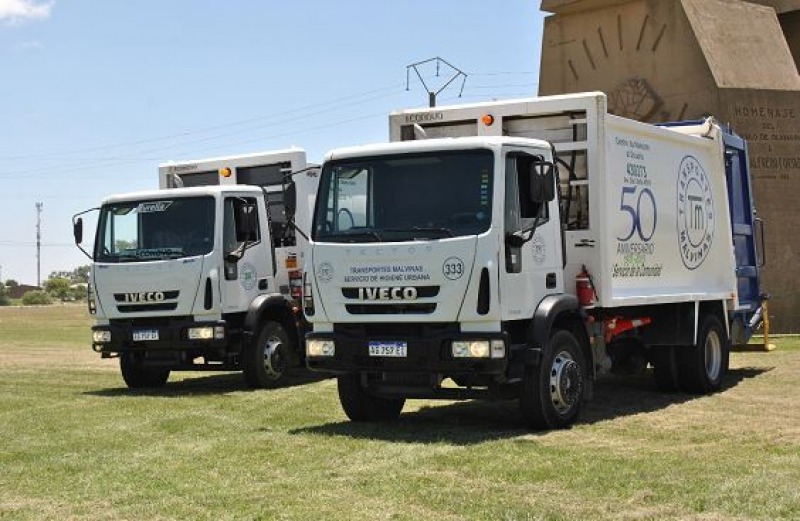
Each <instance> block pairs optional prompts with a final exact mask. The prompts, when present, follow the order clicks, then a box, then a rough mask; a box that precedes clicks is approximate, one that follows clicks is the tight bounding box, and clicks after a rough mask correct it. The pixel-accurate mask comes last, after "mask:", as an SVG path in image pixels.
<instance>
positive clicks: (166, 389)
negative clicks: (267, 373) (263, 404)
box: [84, 369, 326, 398]
mask: <svg viewBox="0 0 800 521" xmlns="http://www.w3.org/2000/svg"><path fill="white" fill-rule="evenodd" d="M171 378H172V377H171ZM325 378H326V377H324V376H322V375H320V374H318V373H312V372H311V371H308V370H305V369H293V370H292V371H290V372H289V374H288V375H287V378H286V381H285V382H283V383H282V384H281V385H280V386H278V387H275V389H286V388H291V387H299V386H302V385H307V384H310V383H314V382H319V381H322V380H324V379H325ZM120 383H121V384H122V385H121V386H120V387H115V388H111V389H99V390H94V391H87V392H85V393H84V394H86V395H89V396H104V397H115V396H159V397H165V398H178V397H182V396H199V395H211V394H224V393H229V392H236V391H252V392H258V391H264V392H269V391H270V390H271V389H253V388H252V387H249V386H248V385H247V384H246V383H245V381H244V376H242V373H238V372H236V373H221V374H220V373H216V374H211V375H208V374H203V376H199V377H196V378H193V377H192V378H182V379H181V380H176V381H167V383H166V384H165V385H164V386H162V387H154V388H150V389H130V388H128V387H125V386H124V383H123V382H122V377H120Z"/></svg>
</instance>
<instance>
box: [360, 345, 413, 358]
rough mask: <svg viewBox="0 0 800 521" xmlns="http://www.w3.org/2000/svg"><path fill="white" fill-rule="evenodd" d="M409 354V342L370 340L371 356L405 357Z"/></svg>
mask: <svg viewBox="0 0 800 521" xmlns="http://www.w3.org/2000/svg"><path fill="white" fill-rule="evenodd" d="M407 355H408V343H407V342H370V343H369V356H388V357H393V358H405V357H406V356H407Z"/></svg>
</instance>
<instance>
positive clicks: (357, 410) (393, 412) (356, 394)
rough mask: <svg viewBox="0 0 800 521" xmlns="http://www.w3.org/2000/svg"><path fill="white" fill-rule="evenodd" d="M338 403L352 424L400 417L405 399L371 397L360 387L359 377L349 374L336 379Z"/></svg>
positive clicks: (355, 374)
mask: <svg viewBox="0 0 800 521" xmlns="http://www.w3.org/2000/svg"><path fill="white" fill-rule="evenodd" d="M338 388H339V402H340V403H341V404H342V409H344V413H345V414H346V415H347V417H348V418H350V420H352V421H354V422H378V421H391V420H395V419H397V418H398V417H399V416H400V412H402V410H403V405H405V403H406V400H405V398H383V397H380V396H373V395H371V394H369V393H368V392H367V390H366V389H364V387H363V386H362V385H361V375H359V374H358V373H350V374H345V375H341V376H339V378H338Z"/></svg>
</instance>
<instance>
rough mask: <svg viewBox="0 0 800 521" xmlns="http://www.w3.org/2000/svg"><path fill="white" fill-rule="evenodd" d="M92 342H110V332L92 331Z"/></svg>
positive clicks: (103, 330)
mask: <svg viewBox="0 0 800 521" xmlns="http://www.w3.org/2000/svg"><path fill="white" fill-rule="evenodd" d="M92 342H94V343H95V344H108V343H109V342H111V331H108V330H106V329H95V330H94V331H92Z"/></svg>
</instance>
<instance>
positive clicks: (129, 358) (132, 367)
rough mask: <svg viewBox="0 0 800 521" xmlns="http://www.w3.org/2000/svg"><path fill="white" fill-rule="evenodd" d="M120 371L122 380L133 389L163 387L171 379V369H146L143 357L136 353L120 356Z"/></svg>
mask: <svg viewBox="0 0 800 521" xmlns="http://www.w3.org/2000/svg"><path fill="white" fill-rule="evenodd" d="M119 369H120V372H121V373H122V379H123V380H125V384H126V385H127V386H128V387H130V388H131V389H147V388H150V387H161V386H162V385H164V384H165V383H167V380H168V379H169V369H158V368H153V367H146V366H145V365H144V360H143V357H139V356H136V354H135V353H122V354H121V355H120V356H119Z"/></svg>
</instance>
